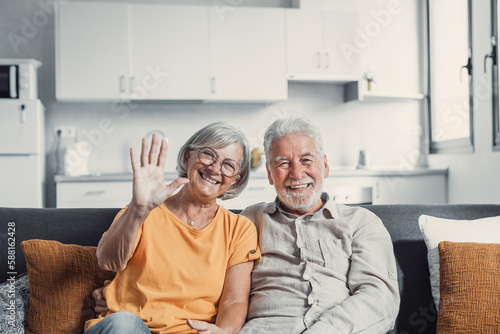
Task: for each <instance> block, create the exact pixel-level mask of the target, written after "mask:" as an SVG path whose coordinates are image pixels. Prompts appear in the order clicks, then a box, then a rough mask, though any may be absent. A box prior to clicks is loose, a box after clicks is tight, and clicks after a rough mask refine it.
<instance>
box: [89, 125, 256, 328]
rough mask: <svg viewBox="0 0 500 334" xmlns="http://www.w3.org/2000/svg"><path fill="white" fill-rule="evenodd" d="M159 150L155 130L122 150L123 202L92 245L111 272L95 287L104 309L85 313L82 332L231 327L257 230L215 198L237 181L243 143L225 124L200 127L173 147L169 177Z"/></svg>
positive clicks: (238, 187)
mask: <svg viewBox="0 0 500 334" xmlns="http://www.w3.org/2000/svg"><path fill="white" fill-rule="evenodd" d="M158 146H160V147H159V154H158ZM166 154H167V142H166V141H165V140H162V142H161V144H159V140H158V138H157V137H156V136H153V139H152V141H151V148H150V149H149V153H148V143H147V141H146V139H145V138H144V139H143V140H142V150H141V156H140V158H137V157H136V155H135V153H134V150H133V149H130V159H131V161H132V170H133V196H132V201H131V202H130V204H129V205H128V206H127V207H125V208H124V209H122V210H121V211H120V212H119V213H118V214H117V216H116V218H115V220H114V222H113V224H112V225H111V227H110V228H109V230H108V231H107V232H106V233H105V234H104V235H103V237H102V238H101V240H100V242H99V245H98V248H97V258H98V261H99V266H101V267H102V268H103V269H106V270H112V271H116V272H117V275H116V278H115V279H114V280H113V282H112V283H111V284H109V285H108V286H107V287H106V288H105V289H104V298H105V299H106V301H107V306H108V309H109V311H108V312H106V313H102V314H100V315H99V316H98V318H97V319H92V320H89V321H87V323H86V324H85V329H86V332H85V333H86V334H95V333H150V332H153V333H236V332H237V331H238V330H239V329H240V328H241V326H242V325H243V323H244V321H245V317H246V314H247V308H248V296H249V292H250V274H251V271H252V268H253V263H254V260H257V259H259V258H260V251H259V249H258V243H257V231H256V229H255V227H254V225H253V223H252V222H251V221H250V220H248V219H246V218H244V217H242V216H239V215H236V214H233V213H231V212H229V211H228V210H226V209H224V208H223V207H220V206H219V205H217V203H216V199H217V198H221V199H228V198H232V197H235V196H238V194H239V193H240V192H241V191H242V190H243V189H244V187H245V186H246V184H247V182H248V173H249V150H248V144H247V141H246V139H245V137H244V135H243V134H242V133H241V132H240V131H239V130H237V129H235V128H233V127H231V126H229V125H227V124H224V123H213V124H210V125H208V126H206V127H204V128H203V129H201V130H199V131H198V132H196V133H195V134H194V135H193V136H192V137H191V138H190V139H189V140H188V141H187V142H186V143H185V144H184V146H183V147H182V148H181V151H180V152H179V155H178V159H177V169H178V172H179V175H180V176H181V178H178V179H176V180H175V181H174V182H172V183H171V184H169V185H166V184H164V166H165V160H166ZM182 185H184V186H183V187H182V188H181V189H180V191H179V192H177V193H176V194H174V191H175V190H176V189H177V188H178V187H180V186H182Z"/></svg>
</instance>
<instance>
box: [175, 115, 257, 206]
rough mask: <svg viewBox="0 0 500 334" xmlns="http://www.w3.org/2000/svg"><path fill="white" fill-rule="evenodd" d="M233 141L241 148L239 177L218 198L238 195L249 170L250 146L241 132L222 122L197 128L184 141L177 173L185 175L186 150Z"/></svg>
mask: <svg viewBox="0 0 500 334" xmlns="http://www.w3.org/2000/svg"><path fill="white" fill-rule="evenodd" d="M234 143H237V144H239V145H240V146H241V148H242V150H243V157H242V158H241V161H239V164H240V171H239V173H238V176H237V177H238V178H239V179H238V182H236V183H235V184H233V185H232V186H231V187H229V189H228V190H226V192H225V193H224V194H222V195H221V196H219V198H221V199H230V198H234V197H236V196H238V195H239V194H240V193H241V192H242V191H243V190H244V189H245V187H246V186H247V183H248V176H249V172H250V148H249V145H248V141H247V139H246V137H245V135H244V134H243V132H241V131H240V130H238V129H237V128H235V127H233V126H231V125H229V124H226V123H224V122H215V123H212V124H209V125H207V126H205V127H204V128H203V129H201V130H198V131H197V132H196V133H195V134H194V135H192V136H191V138H189V139H188V140H187V141H186V143H185V144H184V145H183V146H182V147H181V150H180V151H179V154H178V155H177V168H176V169H177V173H178V174H179V176H180V177H187V169H186V159H185V157H186V153H187V152H189V154H190V153H191V152H192V151H193V150H196V149H198V148H202V147H211V148H215V149H217V148H224V147H226V146H228V145H231V144H234Z"/></svg>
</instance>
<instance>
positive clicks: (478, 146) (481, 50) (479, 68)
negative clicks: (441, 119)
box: [429, 0, 500, 204]
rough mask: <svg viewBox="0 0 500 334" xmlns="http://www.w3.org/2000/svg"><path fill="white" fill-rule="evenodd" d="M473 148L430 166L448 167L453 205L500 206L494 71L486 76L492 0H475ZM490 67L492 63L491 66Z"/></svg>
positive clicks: (438, 157) (437, 159) (439, 158)
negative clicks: (495, 136) (485, 56)
mask: <svg viewBox="0 0 500 334" xmlns="http://www.w3.org/2000/svg"><path fill="white" fill-rule="evenodd" d="M472 4H473V8H472V14H473V18H472V20H473V26H472V28H473V36H472V37H473V71H474V82H473V85H474V90H475V94H474V102H475V105H474V141H475V144H474V147H475V152H474V153H472V154H456V155H442V154H440V155H435V154H433V155H431V156H430V157H429V162H430V163H439V164H446V165H449V168H450V173H449V189H448V194H449V195H448V199H449V202H450V203H496V204H498V203H500V152H498V151H496V152H494V151H493V150H492V142H493V134H492V132H493V130H492V127H493V118H492V104H491V94H490V93H489V90H490V89H491V88H490V87H491V69H490V68H488V73H484V66H483V59H484V55H486V54H488V53H490V52H491V47H490V29H491V28H490V23H491V22H490V0H474V1H473V2H472ZM488 65H490V63H488Z"/></svg>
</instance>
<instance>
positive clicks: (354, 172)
mask: <svg viewBox="0 0 500 334" xmlns="http://www.w3.org/2000/svg"><path fill="white" fill-rule="evenodd" d="M447 174H448V167H443V166H440V167H436V166H432V167H413V168H402V167H400V166H373V167H370V168H364V169H356V168H355V167H353V166H333V167H330V177H362V176H363V177H364V176H366V177H369V176H418V175H447ZM175 178H177V173H175V172H167V173H165V179H166V180H174V179H175ZM262 178H267V173H266V171H265V168H263V167H261V168H260V169H259V170H258V171H252V172H250V179H262ZM54 180H55V182H56V183H62V182H119V181H132V174H131V173H116V174H91V175H82V176H66V175H55V177H54Z"/></svg>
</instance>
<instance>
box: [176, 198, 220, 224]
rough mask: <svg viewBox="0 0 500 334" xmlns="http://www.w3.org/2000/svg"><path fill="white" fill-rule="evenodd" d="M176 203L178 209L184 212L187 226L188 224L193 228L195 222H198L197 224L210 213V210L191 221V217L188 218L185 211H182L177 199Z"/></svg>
mask: <svg viewBox="0 0 500 334" xmlns="http://www.w3.org/2000/svg"><path fill="white" fill-rule="evenodd" d="M177 203H178V204H179V207H180V208H181V210H182V212H184V214H185V215H186V217H187V218H188V224H189V226H194V224H195V223H196V221H198V222H200V221H202V220H203V218H205V217H206V216H207V215H208V214H209V213H211V212H212V210H209V211H207V212H206V213H204V214H202V215H199V216H198V217H196V219H191V217H189V215H188V213H187V211H186V210H184V206H183V205H182V204H181V202H180V200H179V198H177Z"/></svg>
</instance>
